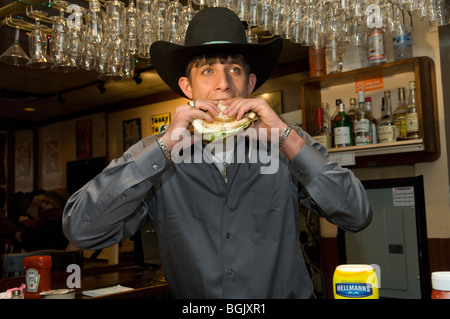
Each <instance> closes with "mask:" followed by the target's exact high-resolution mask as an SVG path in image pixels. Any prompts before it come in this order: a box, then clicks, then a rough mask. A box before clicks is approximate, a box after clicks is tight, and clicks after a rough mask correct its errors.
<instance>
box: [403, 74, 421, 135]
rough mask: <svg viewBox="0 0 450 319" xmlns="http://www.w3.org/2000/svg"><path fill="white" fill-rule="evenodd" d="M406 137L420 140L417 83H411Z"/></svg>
mask: <svg viewBox="0 0 450 319" xmlns="http://www.w3.org/2000/svg"><path fill="white" fill-rule="evenodd" d="M406 136H407V138H408V139H417V138H419V117H418V115H417V109H416V82H414V81H411V82H409V99H408V107H407V108H406Z"/></svg>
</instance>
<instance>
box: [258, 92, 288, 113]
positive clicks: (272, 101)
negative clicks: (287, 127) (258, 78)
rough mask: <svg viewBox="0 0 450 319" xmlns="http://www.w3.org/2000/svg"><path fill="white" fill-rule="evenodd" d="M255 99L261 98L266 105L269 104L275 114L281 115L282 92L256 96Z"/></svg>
mask: <svg viewBox="0 0 450 319" xmlns="http://www.w3.org/2000/svg"><path fill="white" fill-rule="evenodd" d="M255 97H262V98H263V99H264V100H266V102H267V104H269V105H270V106H271V107H272V108H273V109H274V110H275V112H276V113H277V114H278V115H280V114H283V97H282V91H274V92H268V93H263V94H259V95H256V96H255Z"/></svg>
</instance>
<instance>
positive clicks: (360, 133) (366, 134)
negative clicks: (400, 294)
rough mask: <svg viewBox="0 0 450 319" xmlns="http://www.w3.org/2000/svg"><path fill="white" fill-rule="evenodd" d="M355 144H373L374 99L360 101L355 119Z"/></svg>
mask: <svg viewBox="0 0 450 319" xmlns="http://www.w3.org/2000/svg"><path fill="white" fill-rule="evenodd" d="M354 128H355V145H367V144H372V99H371V98H370V97H367V98H366V101H365V102H360V103H359V106H358V109H357V110H356V118H355V121H354Z"/></svg>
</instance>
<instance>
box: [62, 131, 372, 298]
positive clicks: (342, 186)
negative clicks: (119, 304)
mask: <svg viewBox="0 0 450 319" xmlns="http://www.w3.org/2000/svg"><path fill="white" fill-rule="evenodd" d="M296 131H297V133H298V134H299V135H301V136H302V137H303V138H304V139H305V141H306V144H305V146H304V147H303V148H302V149H301V151H300V152H299V153H298V154H297V155H296V157H295V158H294V160H293V161H292V162H289V161H288V160H287V158H286V157H284V156H283V155H282V154H281V153H279V154H278V153H277V152H275V153H276V154H275V155H277V158H276V159H275V158H273V156H274V153H272V154H271V156H272V158H271V162H269V163H268V162H267V158H266V159H265V160H264V163H265V164H262V163H261V162H260V161H254V160H252V159H249V158H248V156H247V155H248V144H247V145H246V147H245V152H239V151H237V153H236V156H235V160H234V162H235V163H232V164H231V166H230V168H229V172H228V180H227V182H225V180H224V178H223V177H222V175H221V173H220V172H219V170H218V169H217V167H216V166H215V165H214V164H213V163H212V160H211V158H210V157H208V156H209V155H208V153H207V152H204V148H203V147H202V144H201V143H194V145H193V146H192V147H191V148H190V149H189V148H188V149H186V150H184V152H183V158H184V161H180V160H179V159H178V160H174V161H175V163H174V162H172V161H168V160H167V159H166V158H165V157H164V155H163V153H162V151H161V149H160V148H159V146H158V144H157V143H156V137H155V136H152V137H147V138H144V139H143V140H141V141H140V142H139V143H137V144H136V145H134V146H133V147H131V148H130V149H129V150H128V151H127V152H125V153H124V154H123V156H122V157H121V158H119V159H116V160H113V161H112V162H111V163H110V165H109V166H108V167H107V168H106V169H105V170H104V171H103V172H102V173H101V174H99V175H98V176H97V177H95V178H94V179H93V180H91V181H90V182H89V183H88V184H86V185H85V186H84V187H83V188H82V189H80V190H79V191H78V192H76V193H75V194H74V195H73V196H72V197H71V198H70V200H69V202H68V203H67V205H66V208H65V212H64V216H63V229H64V231H65V234H66V236H67V237H68V238H69V240H70V241H71V242H72V243H73V244H74V245H75V246H77V247H80V248H86V249H98V248H103V247H107V246H110V245H112V244H114V243H117V242H119V241H120V240H121V239H122V238H125V237H128V236H131V235H133V234H134V233H135V232H136V231H137V230H139V228H140V227H141V226H142V225H143V224H144V223H145V222H146V220H147V218H148V217H150V218H152V219H153V220H154V222H155V225H156V231H157V234H158V238H159V245H160V256H161V261H162V265H163V270H164V273H165V276H166V279H167V281H168V284H169V286H170V287H171V289H172V292H173V294H174V296H175V297H177V298H309V297H310V295H311V293H312V285H311V282H310V279H309V275H308V271H307V269H306V266H305V262H304V260H303V255H302V251H301V248H300V244H299V233H298V220H297V217H298V204H299V202H300V203H301V204H302V205H304V206H307V207H310V208H311V209H312V210H313V211H315V212H317V213H318V214H319V215H320V216H322V217H325V218H327V219H328V220H329V221H331V222H332V223H335V224H337V225H338V226H340V227H342V228H343V229H345V230H347V231H352V232H354V231H358V230H361V229H363V228H364V227H366V226H367V225H368V223H369V222H370V220H371V215H372V212H371V209H370V206H369V203H368V200H367V196H366V192H365V190H364V188H363V187H362V185H361V183H360V182H359V180H358V179H356V178H355V176H354V175H353V173H352V172H351V171H349V170H347V169H345V168H341V167H340V166H339V165H337V164H336V163H334V162H331V161H329V159H328V158H327V153H326V149H325V148H324V147H322V146H321V145H320V144H319V143H316V142H314V140H312V138H311V137H310V136H309V135H307V134H306V133H304V132H303V131H302V130H301V129H300V128H296ZM257 144H258V143H256V142H255V143H252V145H253V146H252V152H251V154H252V158H256V159H258V158H259V157H260V158H262V156H260V155H262V153H259V152H260V150H261V147H260V145H257ZM239 153H240V154H239ZM189 154H190V155H191V157H189V156H187V155H189ZM195 154H197V155H195ZM198 154H201V156H198ZM278 155H279V156H278ZM186 156H187V157H186ZM199 159H200V160H199ZM270 165H274V166H273V167H270ZM263 167H265V168H266V171H265V173H262V172H263V171H264V169H263ZM268 168H269V169H268Z"/></svg>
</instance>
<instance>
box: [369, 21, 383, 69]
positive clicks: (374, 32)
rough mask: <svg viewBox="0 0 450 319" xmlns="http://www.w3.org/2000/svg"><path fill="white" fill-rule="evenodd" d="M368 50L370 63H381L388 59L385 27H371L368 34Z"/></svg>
mask: <svg viewBox="0 0 450 319" xmlns="http://www.w3.org/2000/svg"><path fill="white" fill-rule="evenodd" d="M367 50H368V52H367V55H368V60H369V64H380V63H384V62H386V61H387V59H386V54H385V52H384V39H383V29H381V28H371V29H369V32H368V35H367Z"/></svg>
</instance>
